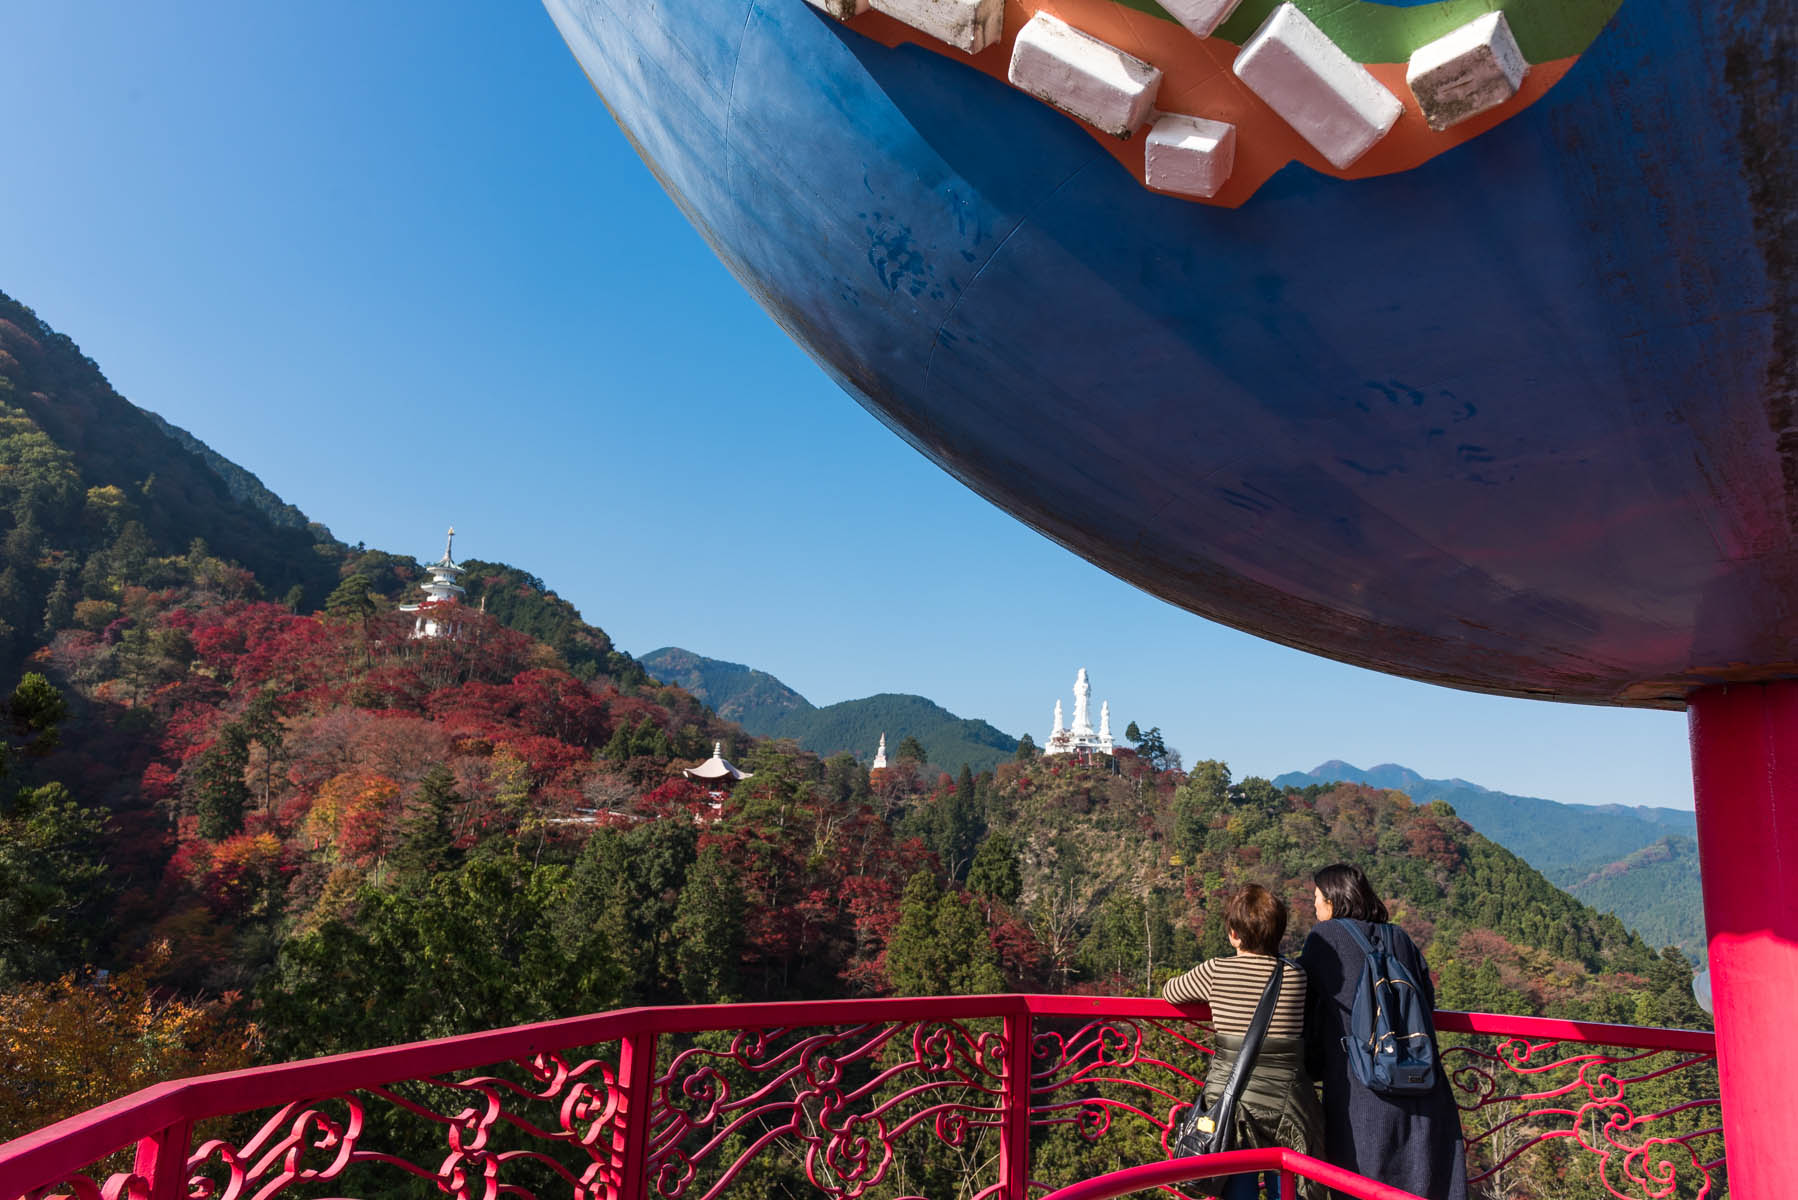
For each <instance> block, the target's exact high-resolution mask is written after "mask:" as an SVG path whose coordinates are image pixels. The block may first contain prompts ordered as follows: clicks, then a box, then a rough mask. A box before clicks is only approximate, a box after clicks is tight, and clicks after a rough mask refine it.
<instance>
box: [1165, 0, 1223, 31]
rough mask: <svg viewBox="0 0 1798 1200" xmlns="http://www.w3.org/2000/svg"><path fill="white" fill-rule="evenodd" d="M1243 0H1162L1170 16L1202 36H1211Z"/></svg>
mask: <svg viewBox="0 0 1798 1200" xmlns="http://www.w3.org/2000/svg"><path fill="white" fill-rule="evenodd" d="M1241 3H1242V0H1160V4H1161V7H1162V8H1164V9H1166V10H1167V14H1168V16H1170V17H1172V18H1174V20H1176V21H1178V22H1180V24H1182V25H1184V26H1186V27H1187V28H1188V29H1190V30H1192V31H1193V32H1194V33H1196V34H1198V35H1199V36H1200V37H1210V36H1211V35H1212V34H1214V33H1216V32H1217V27H1218V26H1219V25H1222V24H1223V23H1224V22H1225V21H1227V20H1229V19H1230V14H1231V13H1233V12H1235V11H1236V6H1237V5H1238V4H1241Z"/></svg>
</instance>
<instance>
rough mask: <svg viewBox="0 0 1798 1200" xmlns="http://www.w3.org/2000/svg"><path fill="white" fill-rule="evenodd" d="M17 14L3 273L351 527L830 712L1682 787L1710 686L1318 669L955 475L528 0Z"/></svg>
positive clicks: (1617, 792) (1587, 792)
mask: <svg viewBox="0 0 1798 1200" xmlns="http://www.w3.org/2000/svg"><path fill="white" fill-rule="evenodd" d="M426 13H429V17H428V19H427V18H426V17H425V14H426ZM0 27H3V28H4V31H5V32H4V36H3V37H0V110H3V111H5V112H6V113H7V114H8V118H9V119H8V122H7V137H6V139H5V142H4V144H3V146H4V148H3V149H0V290H5V291H6V292H8V293H10V294H12V295H13V296H15V297H16V298H18V299H19V300H22V301H23V302H25V303H26V304H29V305H31V306H32V307H33V308H35V309H36V310H37V311H38V313H39V315H41V316H42V317H43V318H44V319H45V320H47V321H48V322H49V323H50V324H51V325H53V326H55V327H56V328H58V329H60V330H61V331H63V332H64V333H67V334H68V335H69V336H71V337H73V338H74V339H75V340H76V341H77V342H78V343H79V344H80V345H81V346H82V348H83V349H84V350H85V351H86V352H87V353H88V354H89V356H90V357H92V358H94V359H95V360H96V361H97V362H98V363H99V364H100V366H101V368H102V369H103V370H104V371H105V372H106V373H107V375H108V377H109V378H110V379H111V380H112V382H113V384H114V386H115V387H117V388H118V389H119V391H120V392H121V393H123V394H124V395H125V396H126V397H128V398H129V399H131V400H133V401H134V402H135V403H137V404H139V405H141V406H143V407H145V408H149V409H153V410H155V411H157V412H159V413H161V414H163V415H164V416H165V417H167V418H168V419H169V420H171V421H173V422H175V423H176V424H178V425H181V426H184V427H185V428H187V429H189V430H191V431H192V432H193V433H195V434H196V435H197V436H199V437H200V438H202V439H203V440H205V441H206V442H208V443H209V444H210V445H212V446H213V447H214V448H216V449H217V450H219V451H220V452H221V453H223V454H225V455H227V456H228V457H230V458H232V459H234V460H235V461H237V462H239V463H241V464H242V465H244V466H245V467H248V468H249V469H250V470H252V471H255V472H256V473H257V474H258V475H260V476H261V477H262V479H263V481H264V482H265V483H267V484H268V485H269V486H270V487H271V488H273V489H274V490H275V491H276V492H278V493H279V494H280V495H281V496H282V497H283V498H284V499H286V500H288V501H289V502H291V503H293V504H296V505H298V506H299V507H300V508H302V509H304V510H305V511H306V512H307V513H308V514H310V515H311V516H312V517H313V518H314V519H316V520H320V521H323V522H324V523H325V524H327V525H329V526H330V527H331V529H332V530H333V532H335V533H336V534H337V535H338V536H339V537H340V538H343V539H344V540H346V541H349V542H357V541H364V542H367V543H368V544H369V545H372V546H379V547H382V548H384V549H388V550H393V551H397V552H405V553H412V554H416V555H419V556H421V557H435V555H436V554H437V552H438V551H439V550H440V549H441V547H442V535H443V529H444V527H445V526H446V525H448V524H450V523H452V522H453V523H454V524H455V525H456V527H457V530H458V541H457V550H458V553H459V554H466V555H468V556H471V557H482V558H488V559H499V560H503V561H507V562H512V563H515V564H517V565H520V566H523V567H525V568H527V569H529V570H531V571H534V572H536V573H537V574H539V575H541V576H542V577H543V578H544V579H545V580H546V582H548V584H549V585H550V586H551V587H553V588H555V589H556V590H557V591H559V592H560V593H561V594H562V595H564V596H566V597H567V598H568V599H569V600H571V601H573V602H574V603H575V604H576V605H578V606H579V607H580V608H581V610H582V611H583V613H584V614H585V615H586V616H587V617H588V619H589V620H591V621H593V622H594V623H596V624H599V625H601V626H603V627H604V628H605V629H606V630H607V631H608V632H609V633H611V635H612V636H613V638H614V639H615V640H616V641H617V642H618V643H619V645H621V646H622V647H623V648H625V649H626V650H629V651H631V652H633V653H638V654H641V653H645V652H647V651H650V650H653V649H655V648H657V647H659V646H663V645H668V644H675V645H681V646H685V647H687V648H689V649H692V650H695V651H697V652H699V653H702V654H707V655H711V656H714V657H719V658H726V659H731V660H734V661H738V662H747V663H750V664H752V665H754V666H757V667H760V668H762V669H764V670H767V671H771V672H773V673H774V674H776V675H778V676H780V677H781V678H782V679H783V680H785V681H786V682H787V683H789V684H790V685H792V686H793V687H795V688H797V689H798V690H799V691H801V692H802V693H804V694H805V695H806V696H807V697H809V698H810V699H811V700H813V701H814V702H817V703H821V704H822V703H830V702H832V701H836V700H842V699H848V698H851V697H855V696H862V695H868V694H871V693H874V692H881V691H902V692H917V693H921V694H923V695H926V696H929V697H931V698H932V699H935V700H937V701H938V702H940V703H942V704H944V705H946V706H947V707H949V708H950V709H952V710H954V711H956V712H958V713H960V714H962V715H964V716H979V717H984V718H986V719H988V720H990V721H992V722H993V723H994V724H996V725H998V726H1000V727H1001V728H1003V729H1005V730H1007V731H1008V732H1010V733H1013V734H1018V733H1022V732H1025V731H1029V732H1031V733H1032V734H1033V735H1035V736H1036V737H1037V739H1038V740H1039V741H1040V740H1041V739H1042V737H1043V736H1044V735H1045V734H1046V733H1047V730H1048V726H1049V722H1050V714H1051V708H1052V706H1053V705H1054V702H1055V700H1056V699H1057V698H1062V697H1069V696H1070V692H1069V689H1070V687H1071V685H1072V682H1073V676H1074V672H1075V670H1076V668H1078V667H1081V666H1085V667H1086V668H1088V670H1089V671H1090V672H1091V674H1092V678H1093V683H1094V695H1095V700H1098V699H1109V700H1110V701H1111V706H1112V711H1113V713H1114V716H1115V724H1116V726H1117V728H1118V729H1119V730H1120V731H1121V729H1122V727H1123V725H1124V724H1125V723H1126V722H1128V721H1130V720H1136V721H1138V722H1140V723H1141V724H1143V725H1144V726H1148V725H1159V726H1161V727H1162V729H1163V730H1164V731H1165V732H1166V733H1167V735H1168V740H1169V742H1170V744H1171V745H1174V746H1176V747H1177V748H1179V749H1180V750H1181V751H1182V752H1183V753H1184V754H1185V756H1186V757H1187V759H1188V760H1189V761H1190V760H1193V759H1196V758H1222V759H1225V760H1227V761H1228V762H1229V763H1230V764H1231V765H1232V767H1233V768H1234V769H1235V771H1236V773H1237V774H1238V776H1242V775H1248V774H1262V775H1273V774H1277V773H1279V772H1281V771H1286V770H1291V769H1307V768H1309V767H1311V766H1314V765H1316V764H1317V763H1318V762H1320V761H1322V760H1324V759H1327V758H1345V759H1348V760H1349V761H1351V762H1355V763H1357V764H1359V765H1361V766H1371V765H1373V764H1374V763H1376V762H1384V761H1393V762H1401V763H1404V764H1406V765H1408V766H1410V767H1413V768H1415V769H1416V770H1419V771H1421V772H1423V773H1424V774H1425V775H1428V776H1448V775H1459V776H1462V777H1464V778H1467V779H1471V780H1474V781H1475V782H1478V783H1482V784H1485V785H1487V786H1489V787H1496V788H1500V789H1503V790H1506V791H1513V792H1522V793H1527V794H1532V795H1541V796H1548V797H1550V798H1553V799H1557V800H1565V801H1570V802H1581V803H1624V804H1660V805H1670V806H1675V807H1681V808H1690V807H1691V804H1692V799H1691V776H1690V773H1689V767H1688V763H1687V758H1686V739H1685V718H1684V717H1683V716H1682V715H1679V714H1673V713H1661V712H1638V711H1624V710H1612V709H1600V708H1585V707H1575V706H1568V705H1551V704H1544V703H1540V702H1534V701H1524V700H1509V699H1501V698H1495V697H1486V696H1476V695H1472V694H1468V693H1461V692H1455V691H1450V690H1447V689H1443V688H1438V687H1432V686H1428V685H1424V684H1418V683H1412V682H1409V681H1405V680H1398V679H1393V678H1389V677H1386V676H1382V675H1378V674H1374V673H1372V672H1368V671H1365V670H1361V669H1358V668H1353V667H1347V666H1343V665H1340V664H1337V663H1332V662H1328V661H1325V660H1323V659H1317V658H1312V657H1310V656H1307V655H1303V654H1300V653H1298V652H1296V651H1292V650H1287V649H1285V648H1283V647H1279V646H1275V645H1272V644H1270V643H1267V642H1263V641H1260V640H1258V639H1255V638H1252V637H1249V636H1248V635H1245V634H1241V633H1237V632H1235V631H1233V630H1229V629H1225V628H1223V627H1220V626H1217V625H1213V624H1210V623H1208V622H1206V621H1203V620H1201V619H1199V618H1197V617H1194V616H1192V615H1190V614H1188V613H1185V612H1182V611H1179V610H1177V609H1174V608H1171V607H1169V606H1168V605H1166V604H1163V603H1162V602H1160V601H1158V600H1154V599H1152V598H1150V597H1148V596H1146V595H1144V594H1143V593H1141V592H1139V591H1137V590H1136V589H1134V588H1132V587H1130V586H1129V585H1127V584H1124V583H1121V582H1119V581H1117V580H1115V579H1112V578H1111V577H1110V576H1108V575H1105V574H1104V573H1102V572H1100V571H1099V570H1098V569H1096V568H1094V567H1092V566H1090V565H1089V564H1087V563H1086V562H1084V561H1083V560H1081V559H1078V558H1076V557H1074V556H1072V555H1071V554H1069V553H1068V552H1066V551H1064V550H1062V549H1061V548H1060V547H1058V546H1055V545H1053V544H1051V543H1050V542H1048V541H1046V540H1045V539H1043V538H1042V537H1040V536H1039V535H1037V534H1036V533H1034V532H1032V531H1030V530H1029V529H1026V528H1025V527H1023V526H1022V525H1019V524H1017V523H1016V522H1014V521H1012V520H1011V519H1010V518H1008V517H1006V516H1004V515H1002V514H1001V513H999V512H998V511H997V510H995V509H993V508H991V507H990V506H988V505H987V504H986V503H985V502H984V501H982V500H980V499H978V498H977V497H975V496H974V495H973V494H972V493H970V492H967V491H965V490H964V489H963V488H961V487H960V485H958V484H956V483H954V482H953V481H952V480H950V479H949V478H948V476H946V475H944V474H943V473H941V472H940V471H938V470H937V469H936V468H935V467H933V466H931V465H930V464H929V463H928V462H926V461H925V460H924V459H923V458H921V457H920V456H919V455H918V454H917V453H916V452H914V451H913V450H911V449H910V448H909V447H907V446H906V445H904V444H903V443H902V442H901V441H899V440H898V439H897V438H895V437H893V436H892V435H891V434H889V433H888V432H887V431H886V430H885V429H884V428H883V427H881V426H880V425H879V424H878V423H877V422H876V421H875V420H874V419H873V418H872V417H870V416H869V415H868V414H866V413H865V412H863V411H862V410H861V409H860V408H859V407H858V406H857V405H856V404H855V403H854V402H853V401H852V400H850V399H849V398H848V397H847V396H845V395H844V394H843V393H842V392H841V391H839V390H838V389H837V388H836V387H835V385H833V384H832V383H830V381H829V380H828V379H826V378H825V376H824V374H823V373H822V372H821V371H820V370H819V369H818V368H817V367H816V366H815V365H814V364H813V363H812V362H811V361H810V360H809V359H808V358H806V356H805V355H804V354H803V353H802V352H801V351H799V350H798V349H797V348H796V347H795V346H794V345H793V344H792V343H790V342H788V341H787V340H786V338H785V337H784V335H782V334H781V332H780V331H779V330H778V329H777V328H776V327H775V325H774V323H773V322H772V321H771V320H769V319H768V317H767V316H766V315H765V314H764V313H762V312H761V310H760V309H758V308H757V307H756V306H755V304H754V303H753V302H752V301H751V300H750V299H749V297H748V296H747V295H746V294H745V293H744V292H743V291H742V290H741V289H740V288H739V287H738V286H737V285H736V284H735V282H734V281H733V280H732V279H731V278H730V276H729V275H728V273H727V272H726V271H725V270H724V269H723V267H722V266H720V265H719V263H718V262H717V260H716V259H715V258H713V257H712V255H711V253H710V251H709V250H707V249H706V247H705V245H704V244H703V243H702V242H701V240H700V239H699V237H698V236H697V235H696V234H695V233H694V232H693V230H692V229H691V228H690V227H689V226H688V225H687V224H686V222H685V221H684V219H682V218H681V216H680V215H679V213H678V212H677V211H676V210H675V208H674V205H673V204H672V203H671V202H670V201H669V200H668V198H667V197H666V195H664V194H663V193H662V191H661V190H660V188H659V187H658V186H657V185H656V183H655V181H654V180H653V179H652V178H651V176H650V174H649V172H648V171H647V170H646V169H645V168H644V167H643V165H642V164H641V162H639V161H638V159H637V158H636V156H635V155H634V154H633V153H632V152H631V150H630V148H629V146H628V145H627V144H626V142H625V140H624V138H623V137H622V136H621V135H620V134H619V132H618V130H617V128H616V126H615V125H614V124H613V123H612V121H611V118H610V117H609V116H608V114H607V113H606V110H605V107H604V105H603V104H601V103H600V101H599V99H598V97H597V96H595V95H594V93H593V92H592V90H591V89H590V88H589V87H588V85H587V83H586V81H585V79H584V78H583V77H582V75H581V72H580V69H579V68H578V66H577V65H576V64H575V62H574V59H573V57H572V56H571V55H570V54H569V53H568V51H567V50H566V48H565V47H564V46H563V45H562V43H561V41H560V39H559V38H558V37H557V36H556V33H555V30H554V28H553V27H552V25H551V23H550V21H549V18H548V17H547V16H546V15H545V14H544V13H543V11H542V10H541V9H540V8H538V7H536V6H535V5H533V4H531V3H525V2H518V3H507V4H500V3H493V2H492V0H482V2H474V0H441V2H439V3H436V4H433V5H429V6H424V5H412V6H405V7H404V10H403V11H402V6H398V5H388V4H372V5H371V4H351V3H340V2H326V3H317V4H311V5H294V4H286V5H274V4H244V3H241V0H230V2H222V0H183V2H182V3H180V4H179V5H146V4H143V3H141V0H132V2H121V0H81V2H80V3H74V2H70V3H27V2H25V0H7V2H6V3H0ZM1070 703H1071V698H1070ZM869 749H870V750H871V749H872V748H871V747H870V748H869Z"/></svg>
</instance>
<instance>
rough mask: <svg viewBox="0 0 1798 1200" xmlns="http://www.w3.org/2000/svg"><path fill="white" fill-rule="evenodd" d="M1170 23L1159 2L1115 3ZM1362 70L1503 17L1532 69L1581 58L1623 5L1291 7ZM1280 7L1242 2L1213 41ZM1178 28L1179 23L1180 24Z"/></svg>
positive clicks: (1473, 2) (1241, 31)
mask: <svg viewBox="0 0 1798 1200" xmlns="http://www.w3.org/2000/svg"><path fill="white" fill-rule="evenodd" d="M1113 2H1114V3H1117V4H1121V5H1123V6H1124V7H1125V8H1134V9H1136V10H1137V11H1139V12H1145V13H1148V14H1149V15H1150V16H1152V17H1160V18H1161V19H1162V20H1164V21H1173V20H1174V18H1172V17H1171V16H1169V15H1168V14H1167V10H1166V9H1164V8H1162V7H1161V6H1160V5H1159V4H1157V3H1155V0H1113ZM1293 3H1294V4H1296V5H1298V7H1299V10H1300V11H1301V12H1303V13H1304V14H1305V15H1306V16H1308V17H1310V18H1311V19H1312V20H1313V21H1316V22H1317V24H1318V25H1319V27H1321V28H1322V29H1323V31H1324V32H1325V33H1327V34H1329V35H1330V38H1331V40H1333V41H1334V42H1335V43H1336V44H1337V45H1338V46H1341V47H1342V48H1343V49H1344V50H1346V51H1347V52H1348V53H1349V55H1350V56H1351V57H1352V58H1354V59H1355V60H1356V61H1357V62H1364V63H1391V62H1405V61H1406V60H1407V59H1409V58H1410V57H1411V52H1412V51H1413V50H1415V49H1417V48H1418V47H1419V46H1422V45H1425V44H1427V43H1429V42H1433V41H1435V40H1436V39H1437V38H1439V37H1441V36H1442V35H1443V34H1445V33H1448V32H1449V31H1450V30H1453V29H1458V28H1460V27H1461V26H1462V25H1465V24H1466V23H1467V22H1469V21H1471V20H1473V19H1474V18H1475V17H1477V16H1479V15H1480V14H1482V13H1488V12H1493V11H1495V10H1498V9H1503V10H1504V14H1505V20H1506V21H1507V22H1509V23H1510V26H1511V32H1512V33H1513V34H1515V35H1516V36H1517V45H1518V48H1519V49H1521V50H1522V51H1523V57H1524V58H1526V59H1528V60H1529V61H1530V62H1532V63H1543V62H1553V61H1554V60H1556V59H1561V58H1576V57H1578V56H1579V55H1581V54H1584V53H1585V51H1586V47H1588V46H1590V45H1591V44H1592V43H1593V42H1594V41H1596V40H1598V35H1599V34H1600V33H1602V32H1604V27H1605V25H1606V24H1607V23H1608V22H1609V21H1610V19H1611V18H1612V17H1613V16H1615V15H1616V14H1617V10H1618V8H1620V7H1622V4H1623V0H1508V2H1506V0H1439V2H1438V3H1436V4H1425V5H1419V6H1417V7H1415V8H1398V7H1395V6H1393V5H1390V4H1374V3H1371V0H1293ZM1279 5H1280V0H1242V5H1241V6H1240V7H1239V8H1237V10H1236V11H1235V12H1234V13H1232V14H1231V15H1230V19H1229V20H1228V21H1225V22H1224V23H1223V25H1222V26H1220V27H1219V29H1218V31H1217V33H1216V34H1215V35H1214V36H1216V37H1220V38H1222V39H1223V40H1224V41H1226V42H1230V43H1233V44H1234V45H1238V46H1240V45H1242V44H1243V43H1244V42H1246V41H1248V40H1249V38H1250V37H1251V36H1252V35H1253V34H1254V32H1255V30H1257V29H1259V28H1260V27H1261V22H1263V21H1265V20H1266V19H1267V16H1268V14H1269V13H1271V12H1273V11H1274V9H1275V8H1277V7H1279ZM1176 24H1177V22H1176Z"/></svg>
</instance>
